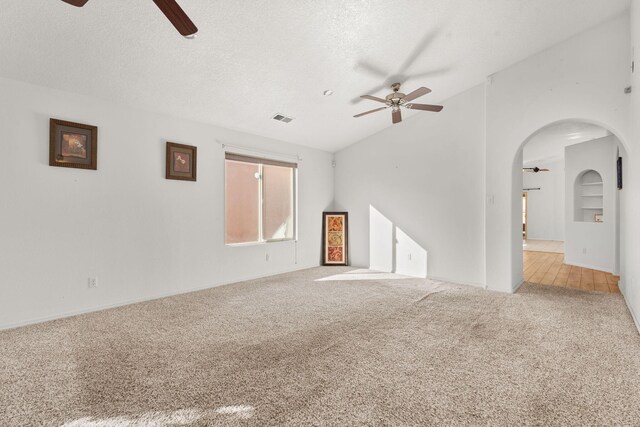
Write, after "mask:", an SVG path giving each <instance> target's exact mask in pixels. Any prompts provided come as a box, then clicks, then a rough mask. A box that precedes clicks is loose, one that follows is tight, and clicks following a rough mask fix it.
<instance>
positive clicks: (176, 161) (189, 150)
mask: <svg viewBox="0 0 640 427" xmlns="http://www.w3.org/2000/svg"><path fill="white" fill-rule="evenodd" d="M197 156H198V147H194V146H192V145H184V144H176V143H175V142H167V173H166V178H167V179H179V180H182V181H195V180H196V169H197V164H198V159H197Z"/></svg>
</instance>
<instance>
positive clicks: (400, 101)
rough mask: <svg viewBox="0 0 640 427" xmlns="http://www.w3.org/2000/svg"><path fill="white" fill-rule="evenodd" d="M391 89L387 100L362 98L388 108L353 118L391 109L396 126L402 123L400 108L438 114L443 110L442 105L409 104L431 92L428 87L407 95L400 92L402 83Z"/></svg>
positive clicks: (381, 108)
mask: <svg viewBox="0 0 640 427" xmlns="http://www.w3.org/2000/svg"><path fill="white" fill-rule="evenodd" d="M391 89H393V93H390V94H389V95H387V96H386V97H385V99H382V98H378V97H377V96H372V95H362V96H361V97H360V98H365V99H370V100H372V101H378V102H382V103H383V104H386V106H384V107H380V108H376V109H375V110H370V111H365V112H364V113H360V114H356V115H355V116H353V117H362V116H364V115H367V114H371V113H375V112H376V111H380V110H384V109H386V108H391V121H392V122H393V124H396V123H400V122H401V121H402V113H401V112H400V107H403V108H409V109H411V110H422V111H434V112H436V113H437V112H438V111H440V110H442V108H443V107H442V105H430V104H414V103H410V102H409V101H413V100H414V99H416V98H418V97H420V96H422V95H426V94H428V93H429V92H431V89H428V88H426V87H420V88H418V89H416V90H414V91H413V92H411V93H409V94H407V95H405V94H404V93H402V92H398V91H399V90H400V83H394V84H392V85H391Z"/></svg>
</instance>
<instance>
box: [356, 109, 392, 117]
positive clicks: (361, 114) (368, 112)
mask: <svg viewBox="0 0 640 427" xmlns="http://www.w3.org/2000/svg"><path fill="white" fill-rule="evenodd" d="M386 109H387V107H380V108H376V109H375V110H370V111H365V112H364V113H360V114H356V115H355V116H353V117H362V116H365V115H367V114H371V113H375V112H376V111H380V110H386Z"/></svg>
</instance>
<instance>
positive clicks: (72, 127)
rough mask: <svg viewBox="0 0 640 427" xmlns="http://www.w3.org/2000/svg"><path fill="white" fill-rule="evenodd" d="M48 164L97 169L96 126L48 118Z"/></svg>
mask: <svg viewBox="0 0 640 427" xmlns="http://www.w3.org/2000/svg"><path fill="white" fill-rule="evenodd" d="M49 166H60V167H63V168H78V169H92V170H96V169H98V128H97V127H96V126H91V125H85V124H82V123H74V122H66V121H64V120H58V119H50V120H49Z"/></svg>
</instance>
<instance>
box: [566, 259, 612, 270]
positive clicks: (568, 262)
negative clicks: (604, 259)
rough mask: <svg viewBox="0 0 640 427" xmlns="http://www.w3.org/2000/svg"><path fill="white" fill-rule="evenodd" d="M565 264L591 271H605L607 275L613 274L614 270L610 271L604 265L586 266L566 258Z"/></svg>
mask: <svg viewBox="0 0 640 427" xmlns="http://www.w3.org/2000/svg"><path fill="white" fill-rule="evenodd" d="M564 263H565V264H567V265H575V266H576V267H582V268H588V269H590V270H598V271H604V272H605V273H611V274H613V269H609V268H607V267H604V266H602V265H599V266H598V265H589V264H584V263H581V262H574V261H571V260H568V259H566V258H565V260H564Z"/></svg>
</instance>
